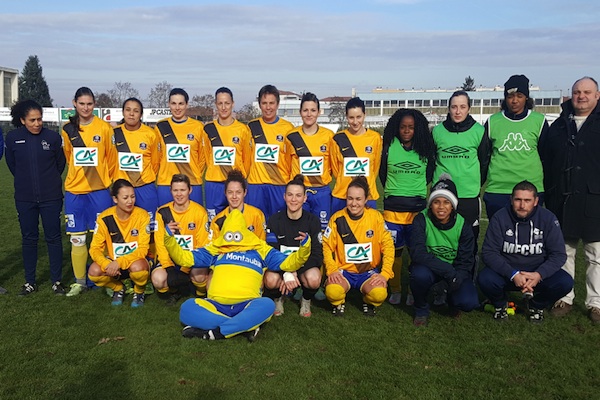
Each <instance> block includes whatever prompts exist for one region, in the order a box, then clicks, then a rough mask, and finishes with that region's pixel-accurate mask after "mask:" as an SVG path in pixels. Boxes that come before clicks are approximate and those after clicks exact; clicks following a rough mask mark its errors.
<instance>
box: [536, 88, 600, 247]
mask: <svg viewBox="0 0 600 400" xmlns="http://www.w3.org/2000/svg"><path fill="white" fill-rule="evenodd" d="M562 109H563V111H562V113H561V114H560V117H559V118H558V119H557V120H556V121H554V123H553V124H552V126H551V127H550V129H549V131H548V136H547V138H546V141H545V143H544V146H543V148H542V151H541V155H542V163H543V165H544V189H545V204H546V207H547V208H548V209H549V210H550V211H552V212H553V213H554V214H555V215H556V216H557V217H558V220H559V221H560V224H561V226H562V231H563V234H564V237H565V239H567V240H577V239H583V240H584V241H586V242H599V241H600V103H599V104H598V105H597V106H596V109H595V110H594V111H593V112H592V113H591V114H590V115H589V116H588V118H587V119H586V121H585V122H584V124H583V125H582V126H581V129H580V130H579V132H577V128H576V126H575V121H574V120H573V115H574V112H573V111H574V110H573V104H572V102H571V100H568V101H566V102H565V103H563V104H562Z"/></svg>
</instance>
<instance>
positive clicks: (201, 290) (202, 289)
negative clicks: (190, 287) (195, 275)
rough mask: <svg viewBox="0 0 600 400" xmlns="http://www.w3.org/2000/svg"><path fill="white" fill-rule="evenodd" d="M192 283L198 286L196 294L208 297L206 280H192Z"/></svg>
mask: <svg viewBox="0 0 600 400" xmlns="http://www.w3.org/2000/svg"><path fill="white" fill-rule="evenodd" d="M192 283H193V284H194V286H195V287H196V295H198V296H199V297H206V281H204V282H196V281H194V280H192Z"/></svg>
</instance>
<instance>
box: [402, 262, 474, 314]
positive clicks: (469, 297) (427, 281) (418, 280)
mask: <svg viewBox="0 0 600 400" xmlns="http://www.w3.org/2000/svg"><path fill="white" fill-rule="evenodd" d="M442 279H443V278H442V277H441V276H438V275H436V274H435V273H434V272H433V271H432V270H431V269H430V268H429V267H426V266H425V265H419V264H412V265H411V266H410V290H411V291H412V294H413V297H414V299H415V303H414V306H415V316H416V317H423V316H427V315H429V303H428V302H427V294H428V293H429V290H430V289H431V287H432V286H433V285H434V284H435V283H436V282H439V281H441V280H442ZM448 305H449V306H450V307H454V308H457V309H459V310H461V311H466V312H468V311H471V310H473V309H475V308H477V307H479V298H478V296H477V289H475V285H474V284H473V280H472V279H465V280H464V281H463V282H462V284H461V285H460V287H459V288H458V290H456V291H454V292H448Z"/></svg>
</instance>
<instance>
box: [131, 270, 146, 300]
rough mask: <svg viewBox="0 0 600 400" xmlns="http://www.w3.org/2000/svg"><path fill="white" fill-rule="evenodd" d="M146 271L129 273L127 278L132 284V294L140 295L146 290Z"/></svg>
mask: <svg viewBox="0 0 600 400" xmlns="http://www.w3.org/2000/svg"><path fill="white" fill-rule="evenodd" d="M148 275H149V273H148V271H137V272H130V273H129V277H130V278H131V280H132V281H133V283H134V286H133V291H134V293H137V294H141V293H144V290H146V283H148Z"/></svg>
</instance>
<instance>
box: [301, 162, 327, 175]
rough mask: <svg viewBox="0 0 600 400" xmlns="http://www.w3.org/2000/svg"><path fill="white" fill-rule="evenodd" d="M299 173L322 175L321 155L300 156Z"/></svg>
mask: <svg viewBox="0 0 600 400" xmlns="http://www.w3.org/2000/svg"><path fill="white" fill-rule="evenodd" d="M299 161H300V173H301V174H302V175H304V176H321V175H323V157H300V159H299Z"/></svg>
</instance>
